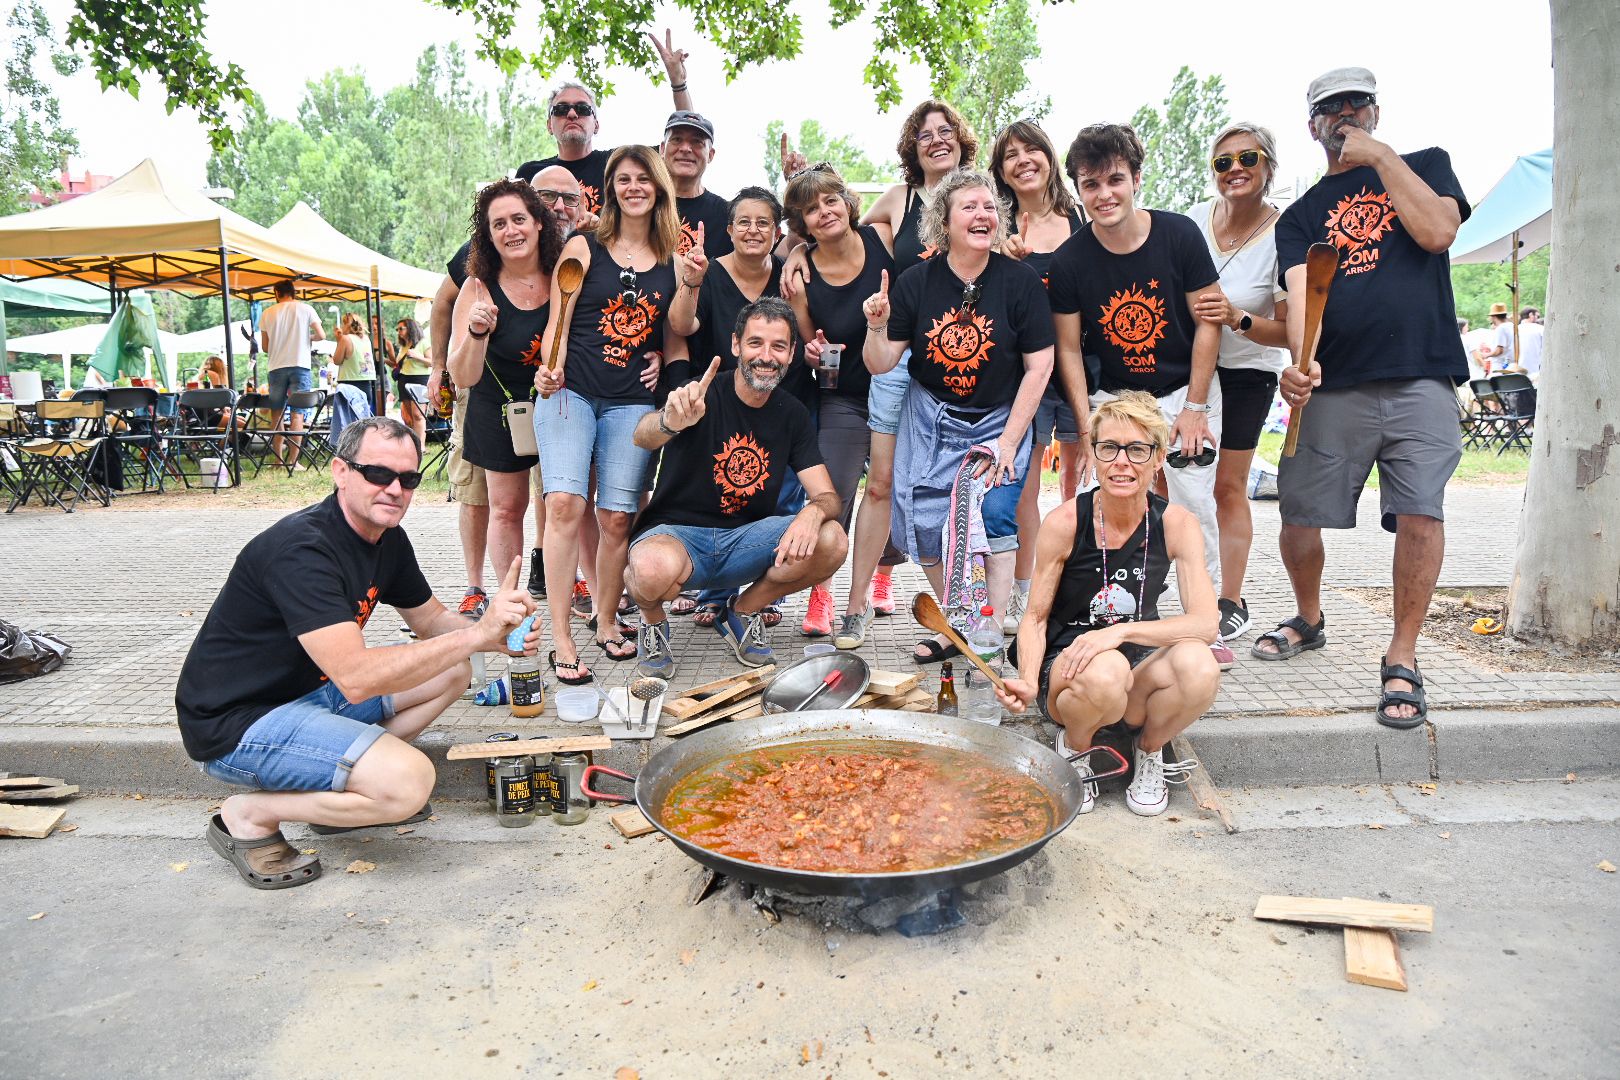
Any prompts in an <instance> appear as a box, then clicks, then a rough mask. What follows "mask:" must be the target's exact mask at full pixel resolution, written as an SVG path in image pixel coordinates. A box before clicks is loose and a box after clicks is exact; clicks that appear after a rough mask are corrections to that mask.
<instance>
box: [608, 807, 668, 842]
mask: <svg viewBox="0 0 1620 1080" xmlns="http://www.w3.org/2000/svg"><path fill="white" fill-rule="evenodd" d="M608 820H609V821H611V822H613V827H614V828H615V829H618V830H619V835H620V836H622V837H624V838H625V839H626V840H634V839H635V838H636V837H638V836H646V835H647V834H648V833H650V832H656V831H657V829H656V827H655V826H654V825H653V823H652V822H650V821H648V820H647V815H646V814H643V813H642V812H641V811H640V810H637V809H636V808H635V807H633V806H632V807H631V808H630V809H628V810H620V811H619V812H618V813H617V814H609V815H608Z"/></svg>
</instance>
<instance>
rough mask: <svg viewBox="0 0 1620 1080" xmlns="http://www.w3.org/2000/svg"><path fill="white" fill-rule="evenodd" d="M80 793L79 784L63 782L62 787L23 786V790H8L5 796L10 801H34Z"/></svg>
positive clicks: (62, 797) (61, 797)
mask: <svg viewBox="0 0 1620 1080" xmlns="http://www.w3.org/2000/svg"><path fill="white" fill-rule="evenodd" d="M78 793H79V785H78V784H63V785H62V786H60V787H43V788H23V789H22V790H13V791H7V792H6V793H5V798H6V799H7V800H8V801H10V802H34V801H37V800H48V799H65V798H67V797H68V796H69V795H77V794H78Z"/></svg>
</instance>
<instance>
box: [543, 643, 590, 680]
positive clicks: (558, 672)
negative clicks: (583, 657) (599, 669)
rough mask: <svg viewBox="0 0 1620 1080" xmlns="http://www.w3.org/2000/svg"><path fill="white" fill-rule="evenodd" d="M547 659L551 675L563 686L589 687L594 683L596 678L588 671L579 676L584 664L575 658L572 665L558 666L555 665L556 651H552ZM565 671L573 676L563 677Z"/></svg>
mask: <svg viewBox="0 0 1620 1080" xmlns="http://www.w3.org/2000/svg"><path fill="white" fill-rule="evenodd" d="M549 659H550V662H551V674H552V675H554V676H555V677H556V679H557V681H558V682H560V683H562V684H563V685H564V686H589V685H590V684H591V683H593V682H595V681H596V676H595V675H592V674H591V673H590V672H588V671H587V672H585V673H584V674H583V675H581V674H580V671H579V669H580V668H582V667H584V666H585V664H584V663H583V662H582V661H580V660H578V659H577V658H576V659H575V660H574V662H573V663H572V664H559V663H557V650H556V649H552V650H551V656H550V657H549ZM565 671H571V672H573V674H572V675H564V674H563V672H565Z"/></svg>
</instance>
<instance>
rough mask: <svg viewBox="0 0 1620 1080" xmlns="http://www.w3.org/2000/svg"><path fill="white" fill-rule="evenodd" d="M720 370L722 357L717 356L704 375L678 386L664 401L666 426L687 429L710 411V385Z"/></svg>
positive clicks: (676, 429)
mask: <svg viewBox="0 0 1620 1080" xmlns="http://www.w3.org/2000/svg"><path fill="white" fill-rule="evenodd" d="M719 371H720V358H719V357H718V356H717V357H715V358H714V359H713V360H711V361H710V362H709V370H708V371H705V372H704V373H703V377H702V378H700V379H695V380H693V381H692V382H689V383H687V384H686V385H685V386H681V387H677V388H676V389H675V390H674V392H672V393H671V394H670V395H669V400H668V401H666V402H665V403H664V426H665V427H667V428H669V429H670V430H672V431H685V430H686V429H687V428H689V427H691V426H692V425H693V424H696V423H697V422H698V421H699V420H702V419H703V414H704V413H706V412H708V409H709V406H708V402H706V401H705V400H704V399H705V398H706V397H707V396H708V393H709V385H710V384H711V383H713V382H714V377H715V375H716V374H717V373H719Z"/></svg>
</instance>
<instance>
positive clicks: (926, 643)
mask: <svg viewBox="0 0 1620 1080" xmlns="http://www.w3.org/2000/svg"><path fill="white" fill-rule="evenodd" d="M916 648H917V649H922V650H924V651H923V655H921V656H919V655H917V652H916V650H915V649H914V650H913V651H912V653H911V660H912V662H913V663H917V664H937V663H939V662H940V661H941V660H949V659H950V658H951V657H953V656H961V655H962V650H961V649H958V648H957V647H956V642H954V641H947V642H946V643H945V644H943V645H941V644H940V643H939V642H937V641H935V640H934V639H933V638H923V639H922V640H921V641H919V642H917V645H916Z"/></svg>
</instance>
